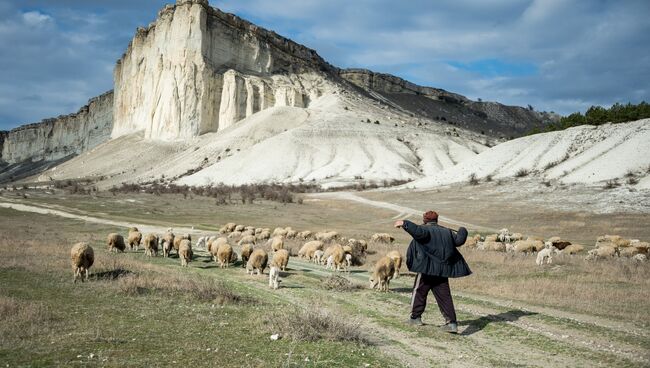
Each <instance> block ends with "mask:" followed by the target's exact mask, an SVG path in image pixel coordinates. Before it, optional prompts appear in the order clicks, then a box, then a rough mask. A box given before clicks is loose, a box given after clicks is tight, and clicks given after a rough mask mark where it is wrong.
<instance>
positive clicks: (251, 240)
mask: <svg viewBox="0 0 650 368" xmlns="http://www.w3.org/2000/svg"><path fill="white" fill-rule="evenodd" d="M255 240H256V239H255V235H251V234H249V235H244V236H242V237H241V239H239V241H238V242H237V245H240V246H241V245H242V244H255Z"/></svg>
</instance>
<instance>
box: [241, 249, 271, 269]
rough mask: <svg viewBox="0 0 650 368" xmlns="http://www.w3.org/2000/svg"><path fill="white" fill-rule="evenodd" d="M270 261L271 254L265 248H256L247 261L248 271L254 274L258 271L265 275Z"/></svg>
mask: <svg viewBox="0 0 650 368" xmlns="http://www.w3.org/2000/svg"><path fill="white" fill-rule="evenodd" d="M268 262H269V256H268V254H266V252H265V251H264V249H260V248H258V249H255V250H254V251H253V253H251V256H250V258H248V262H247V263H246V273H247V274H251V275H252V274H253V273H254V272H255V271H257V274H258V275H263V274H264V269H265V268H266V265H267V263H268Z"/></svg>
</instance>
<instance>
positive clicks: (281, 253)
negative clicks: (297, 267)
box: [271, 249, 289, 271]
mask: <svg viewBox="0 0 650 368" xmlns="http://www.w3.org/2000/svg"><path fill="white" fill-rule="evenodd" d="M288 263H289V251H288V250H286V249H278V250H277V251H276V252H275V253H273V260H272V261H271V266H276V267H278V268H279V269H281V270H282V271H286V270H287V264H288Z"/></svg>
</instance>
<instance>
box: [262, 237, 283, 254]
mask: <svg viewBox="0 0 650 368" xmlns="http://www.w3.org/2000/svg"><path fill="white" fill-rule="evenodd" d="M266 245H268V246H270V247H271V250H273V251H274V252H276V251H278V250H280V249H284V238H283V237H282V236H274V237H273V238H272V239H269V241H268V242H267V243H266Z"/></svg>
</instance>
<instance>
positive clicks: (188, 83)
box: [112, 0, 332, 140]
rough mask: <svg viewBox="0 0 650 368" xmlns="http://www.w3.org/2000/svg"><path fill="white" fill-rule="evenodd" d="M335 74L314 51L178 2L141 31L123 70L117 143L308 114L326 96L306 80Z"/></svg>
mask: <svg viewBox="0 0 650 368" xmlns="http://www.w3.org/2000/svg"><path fill="white" fill-rule="evenodd" d="M329 69H332V67H331V66H329V65H328V64H327V63H326V62H325V61H324V60H323V59H321V58H320V56H318V54H317V53H316V52H315V51H314V50H311V49H308V48H306V47H304V46H301V45H299V44H297V43H295V42H293V41H291V40H288V39H286V38H284V37H280V36H278V35H277V34H275V33H274V32H270V31H267V30H265V29H262V28H259V27H257V26H255V25H253V24H251V23H249V22H247V21H245V20H242V19H240V18H238V17H236V16H234V15H232V14H227V13H224V12H222V11H220V10H218V9H215V8H211V7H210V6H208V3H207V1H204V0H178V1H177V3H176V5H168V6H166V7H165V8H164V9H162V10H161V11H160V13H159V14H158V18H157V19H156V21H155V22H154V23H152V24H150V25H149V27H147V28H139V29H138V31H137V33H136V35H135V37H134V39H133V41H132V42H131V44H130V45H129V47H128V49H127V51H126V53H125V54H124V55H123V56H122V58H121V59H120V60H118V62H117V66H116V67H115V72H114V78H115V108H114V116H115V124H114V127H113V132H112V137H113V138H115V137H119V136H121V135H124V134H128V133H133V132H136V131H139V130H144V136H145V138H146V139H159V140H175V139H187V138H191V137H196V136H198V135H201V134H204V133H207V132H216V131H219V130H222V129H225V128H227V127H229V126H231V125H233V124H234V123H236V122H237V121H240V120H242V119H243V118H245V117H247V116H250V115H252V114H254V113H256V112H258V111H260V110H263V109H266V108H268V107H272V106H294V107H306V106H307V105H308V104H309V101H310V98H311V97H313V96H318V95H320V93H321V92H320V91H319V90H318V89H310V88H308V87H307V86H306V84H305V83H304V79H305V77H304V75H305V74H313V73H314V72H315V71H323V70H329ZM322 77H323V79H324V78H325V74H323V75H322ZM307 79H311V78H310V77H307ZM311 86H312V87H313V86H314V85H313V84H312V85H311Z"/></svg>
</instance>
